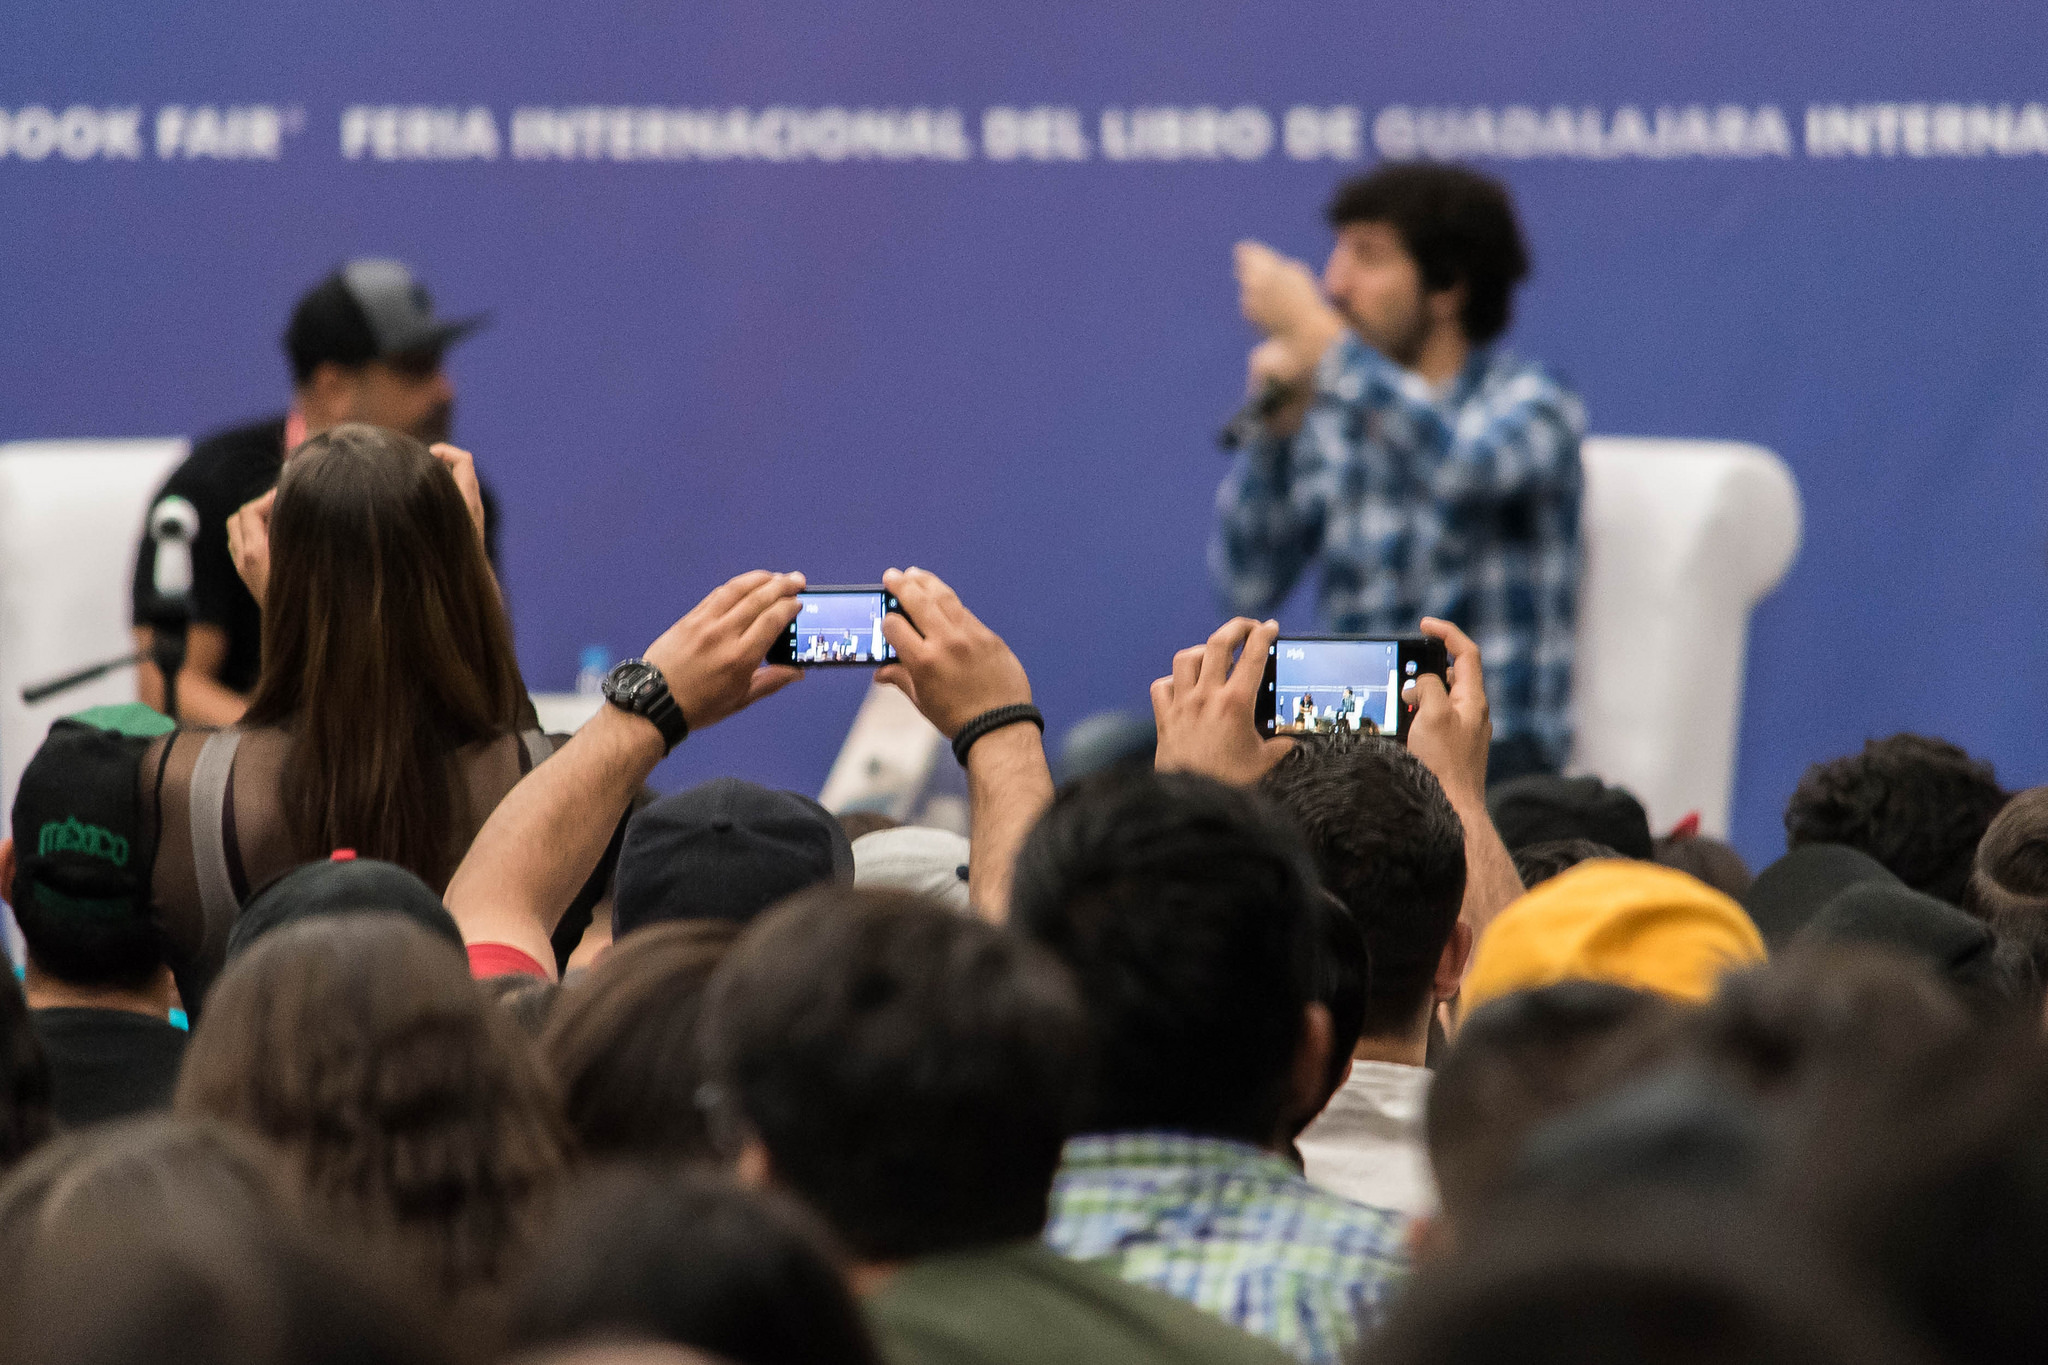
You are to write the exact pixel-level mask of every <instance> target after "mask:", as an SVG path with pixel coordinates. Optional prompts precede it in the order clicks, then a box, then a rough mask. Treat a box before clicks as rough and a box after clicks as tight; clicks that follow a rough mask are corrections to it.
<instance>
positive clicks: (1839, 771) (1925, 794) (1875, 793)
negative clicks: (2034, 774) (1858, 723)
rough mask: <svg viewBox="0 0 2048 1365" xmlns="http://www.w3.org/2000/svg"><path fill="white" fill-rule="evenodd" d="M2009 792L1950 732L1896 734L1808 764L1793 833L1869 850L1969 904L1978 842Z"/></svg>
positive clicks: (1797, 840) (1796, 797)
mask: <svg viewBox="0 0 2048 1365" xmlns="http://www.w3.org/2000/svg"><path fill="white" fill-rule="evenodd" d="M2008 799H2010V798H2009V797H2008V796H2007V794H2006V791H2005V789H2004V788H2002V787H2000V786H1999V785H1998V779H1997V777H1996V775H1995V774H1994V773H1993V771H1992V768H1991V765H1990V764H1989V763H1986V762H1983V761H1982V760H1980V759H1975V758H1972V757H1970V756H1969V755H1968V754H1967V753H1964V752H1963V751H1962V750H1961V749H1959V748H1957V747H1956V746H1955V745H1953V744H1950V743H1949V742H1948V741H1946V740H1940V739H1930V738H1928V737H1927V736H1925V735H1893V736H1892V737H1891V738H1890V739H1873V740H1870V741H1868V742H1867V743H1865V744H1864V746H1863V752H1862V753H1860V754H1850V755H1847V756H1845V757H1842V758H1837V759H1834V760H1832V761H1830V762H1827V763H1816V764H1814V765H1813V766H1812V767H1811V768H1808V769H1807V770H1806V775H1805V776H1804V777H1802V778H1800V779H1799V787H1798V789H1797V790H1795V791H1794V792H1793V793H1792V800H1791V801H1790V802H1789V803H1787V805H1786V807H1785V841H1786V843H1787V844H1789V845H1790V846H1791V847H1793V848H1798V847H1799V846H1800V845H1802V844H1847V845H1848V846H1849V847H1851V848H1856V849H1861V850H1862V851H1863V852H1865V853H1867V854H1869V855H1870V856H1871V857H1873V858H1875V859H1877V861H1879V862H1880V863H1883V864H1884V865H1885V866H1886V867H1887V868H1889V869H1890V870H1891V872H1892V873H1893V875H1895V876H1896V877H1898V878H1899V880H1901V881H1903V882H1904V883H1906V885H1908V886H1910V887H1912V888H1913V889H1914V890H1915V891H1924V892H1926V893H1927V894H1928V895H1930V896H1938V897H1940V898H1941V899H1942V900H1945V901H1947V902H1949V903H1950V904H1951V905H1960V904H1961V903H1962V900H1963V891H1964V888H1965V887H1966V886H1967V885H1968V883H1969V880H1970V866H1971V861H1972V859H1974V858H1975V856H1976V853H1977V843H1978V841H1979V840H1980V839H1982V838H1983V837H1984V831H1985V830H1986V829H1988V828H1990V826H1991V821H1992V819H1993V818H1994V817H1995V816H1996V815H1997V814H1998V812H1999V811H2000V810H2002V809H2004V807H2005V803H2006V801H2007V800H2008Z"/></svg>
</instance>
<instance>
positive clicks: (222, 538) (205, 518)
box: [135, 417, 284, 692]
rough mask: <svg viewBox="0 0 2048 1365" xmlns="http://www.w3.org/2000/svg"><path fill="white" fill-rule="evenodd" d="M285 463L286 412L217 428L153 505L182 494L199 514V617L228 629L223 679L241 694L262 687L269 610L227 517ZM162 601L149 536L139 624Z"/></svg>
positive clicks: (141, 567)
mask: <svg viewBox="0 0 2048 1365" xmlns="http://www.w3.org/2000/svg"><path fill="white" fill-rule="evenodd" d="M283 467H284V418H283V417H273V418H270V419H269V420H267V421H262V422H254V423H251V424H250V425H248V426H246V427H235V428H234V429H233V430H230V431H221V432H216V433H214V434H213V435H211V436H208V437H207V438H205V439H204V440H202V441H201V442H199V444H198V445H196V446H194V447H192V453H191V454H190V455H188V456H186V457H185V462H184V463H183V464H181V465H179V466H178V467H177V469H175V470H173V471H172V473H171V477H170V478H169V479H168V480H166V481H165V483H164V486H163V487H162V488H160V489H158V490H157V494H156V497H154V498H151V499H150V503H149V505H150V506H151V507H154V506H156V504H157V503H158V502H159V501H161V500H162V499H164V498H167V497H170V496H172V495H173V494H175V495H176V496H178V497H181V498H184V499H185V500H186V501H187V502H189V503H191V504H192V506H193V507H194V508H195V509H196V510H197V511H198V513H199V534H198V535H197V536H196V537H194V539H193V541H192V620H193V622H194V623H195V624H199V625H208V626H217V627H219V628H220V629H221V630H222V631H224V632H226V634H227V637H228V655H227V660H226V662H225V663H223V664H222V666H221V671H220V680H221V683H222V685H223V686H226V687H230V688H233V689H234V690H235V691H237V692H247V691H248V690H249V689H250V688H252V687H254V686H255V685H256V671H257V668H258V666H259V665H260V664H261V663H262V659H263V613H262V611H261V610H260V609H259V608H258V607H257V606H256V599H255V598H253V597H251V596H250V595H249V590H248V589H247V588H245V587H243V586H242V579H241V576H240V575H239V574H237V573H236V572H235V561H234V557H233V556H231V555H230V554H229V553H228V518H229V517H232V516H233V515H234V514H235V513H237V512H239V511H241V510H242V505H243V504H244V503H247V502H250V501H252V500H253V499H256V498H260V497H262V496H263V495H264V494H265V493H266V492H268V491H269V490H270V489H271V488H273V487H275V486H276V484H277V473H278V471H279V470H280V469H282V468H283ZM155 606H156V546H155V545H154V544H152V543H151V542H150V539H149V537H148V536H147V535H144V536H143V538H142V548H141V550H140V552H139V553H137V555H136V557H135V624H136V625H138V626H146V625H151V624H154V622H153V620H152V615H151V613H152V612H153V611H154V609H155Z"/></svg>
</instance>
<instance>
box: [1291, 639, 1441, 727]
mask: <svg viewBox="0 0 2048 1365" xmlns="http://www.w3.org/2000/svg"><path fill="white" fill-rule="evenodd" d="M1446 671H1447V670H1446V666H1445V659H1444V647H1443V644H1442V642H1441V641H1437V640H1432V639H1430V638H1428V637H1427V636H1421V635H1402V636H1377V637H1367V636H1336V635H1322V636H1295V637H1292V638H1286V637H1283V638H1282V639H1279V640H1276V641H1275V642H1274V643H1273V647H1272V649H1271V650H1270V651H1269V652H1268V655H1267V659H1266V678H1265V682H1264V684H1263V685H1262V686H1261V687H1260V690H1259V707H1258V722H1259V729H1260V731H1261V733H1263V734H1267V735H1309V734H1330V733H1335V732H1344V733H1349V734H1365V735H1386V736H1389V737H1390V738H1394V739H1401V740H1405V739H1406V738H1407V708H1406V707H1405V706H1403V705H1402V704H1401V688H1402V687H1403V686H1404V685H1405V684H1406V683H1407V682H1408V681H1409V680H1410V679H1411V678H1414V677H1417V676H1418V675H1420V674H1422V673H1434V674H1436V675H1437V677H1439V678H1442V677H1443V676H1444V675H1445V673H1446Z"/></svg>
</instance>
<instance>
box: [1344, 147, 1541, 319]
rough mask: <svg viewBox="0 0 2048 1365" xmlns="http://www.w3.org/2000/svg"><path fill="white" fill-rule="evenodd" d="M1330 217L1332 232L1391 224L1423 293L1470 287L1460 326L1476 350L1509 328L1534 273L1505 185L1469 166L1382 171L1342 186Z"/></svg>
mask: <svg viewBox="0 0 2048 1365" xmlns="http://www.w3.org/2000/svg"><path fill="white" fill-rule="evenodd" d="M1328 216H1329V220H1330V226H1331V227H1333V228H1342V227H1344V226H1345V225H1346V224H1347V223H1390V224H1392V225H1393V228H1394V231H1395V232H1397V233H1399V234H1400V236H1401V244H1402V245H1403V246H1404V247H1406V248H1407V249H1408V254H1409V255H1410V256H1413V257H1414V258H1415V265H1416V268H1417V269H1418V270H1420V271H1421V273H1422V285H1423V288H1425V289H1429V290H1432V291H1435V290H1443V289H1450V288H1453V287H1455V286H1457V285H1460V284H1462V285H1464V286H1465V306H1464V308H1463V310H1462V311H1461V312H1460V313H1459V316H1458V322H1459V325H1460V326H1462V327H1463V328H1464V332H1465V339H1466V340H1468V341H1470V342H1471V343H1472V344H1473V345H1474V346H1484V345H1485V344H1486V343H1487V342H1489V341H1492V340H1493V339H1494V338H1495V337H1497V336H1499V335H1500V334H1501V333H1502V332H1505V331H1506V330H1507V329H1508V323H1509V321H1510V320H1511V319H1512V318H1513V316H1514V295H1515V286H1516V285H1518V284H1520V283H1521V282H1522V281H1523V280H1524V279H1526V278H1527V277H1528V274H1529V248H1528V246H1527V245H1526V244H1525V243H1524V242H1523V240H1522V229H1521V225H1520V224H1518V223H1517V222H1516V221H1515V205H1514V201H1512V200H1511V199H1509V198H1508V192H1507V190H1506V189H1505V188H1504V187H1503V186H1502V185H1501V183H1500V182H1499V181H1497V180H1492V179H1489V178H1488V177H1486V176H1483V175H1480V174H1479V173H1478V172H1477V171H1468V170H1466V169H1465V168H1464V167H1463V166H1439V165H1402V166H1382V167H1381V168H1380V169H1378V170H1376V171H1374V172H1372V173H1371V174H1370V175H1362V176H1359V177H1358V178H1357V179H1355V180H1347V181H1345V182H1344V183H1343V184H1342V185H1340V186H1338V187H1337V194H1336V197H1335V198H1333V199H1331V200H1330V207H1329V210H1328Z"/></svg>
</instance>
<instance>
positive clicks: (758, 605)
mask: <svg viewBox="0 0 2048 1365" xmlns="http://www.w3.org/2000/svg"><path fill="white" fill-rule="evenodd" d="M803 586H804V576H803V575H802V574H800V573H768V572H766V571H765V570H761V569H756V570H754V571H753V572H752V573H743V574H741V575H740V576H739V577H738V578H735V579H733V580H731V581H730V582H728V583H725V584H723V585H722V586H720V587H718V588H715V589H713V590H712V592H711V595H710V596H708V597H706V598H705V599H704V600H703V601H702V602H699V603H698V604H697V605H696V606H694V607H692V608H691V609H690V613H689V615H687V616H685V617H683V619H682V620H680V621H678V622H676V623H675V624H674V625H672V626H670V627H669V628H668V629H667V630H665V631H663V632H662V633H661V638H660V639H658V640H656V641H655V642H654V643H653V644H651V645H649V646H648V647H647V662H649V663H651V664H653V665H654V666H655V667H656V668H659V669H660V670H661V675H662V677H664V678H666V679H667V680H668V690H669V693H670V695H672V696H673V697H674V698H675V699H676V705H678V706H680V707H681V708H682V709H683V719H684V720H686V721H688V722H689V723H690V728H691V729H692V730H701V729H703V728H704V727H705V726H707V725H711V724H713V723H715V722H717V721H721V720H724V719H725V718H726V717H727V716H729V715H731V714H732V713H733V712H735V711H738V710H740V709H741V708H743V707H747V706H751V705H752V704H753V703H755V702H757V701H759V700H760V699H761V698H763V697H765V696H767V695H768V694H769V693H771V692H774V691H778V690H779V689H781V688H783V687H786V686H788V685H789V684H790V683H792V682H795V681H796V680H797V679H798V678H800V677H802V676H803V671H802V670H801V669H796V668H790V667H787V666H776V667H768V666H766V665H764V664H763V662H762V660H764V659H766V658H767V657H768V646H770V645H771V644H773V643H775V641H776V639H777V638H778V637H779V636H780V635H781V634H782V632H783V631H785V630H787V629H789V623H790V622H792V621H794V620H796V614H797V610H798V607H797V600H796V595H797V594H798V593H799V592H802V591H803Z"/></svg>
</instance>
